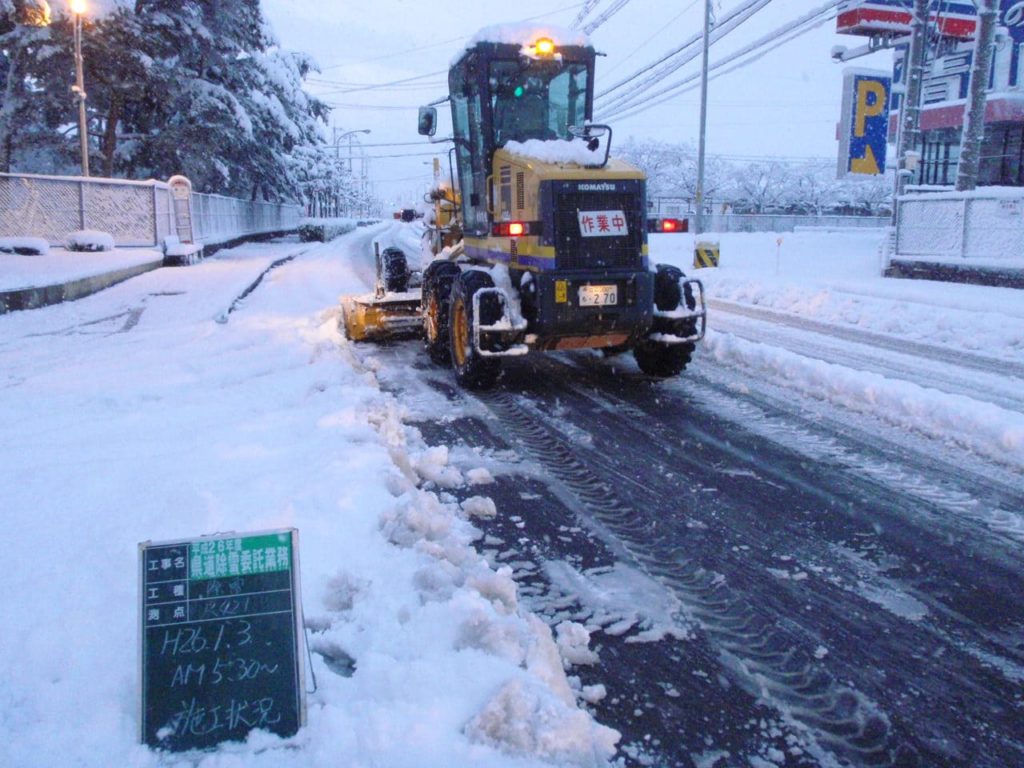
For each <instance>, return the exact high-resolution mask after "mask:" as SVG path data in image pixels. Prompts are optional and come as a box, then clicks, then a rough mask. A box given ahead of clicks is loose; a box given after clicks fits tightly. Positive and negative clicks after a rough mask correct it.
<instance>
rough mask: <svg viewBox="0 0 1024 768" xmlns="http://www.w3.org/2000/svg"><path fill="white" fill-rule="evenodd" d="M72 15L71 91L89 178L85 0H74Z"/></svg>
mask: <svg viewBox="0 0 1024 768" xmlns="http://www.w3.org/2000/svg"><path fill="white" fill-rule="evenodd" d="M71 13H72V15H73V16H74V19H73V25H74V26H73V28H72V33H73V36H74V43H75V85H74V87H73V88H72V89H71V90H72V91H73V92H74V94H75V98H76V99H77V100H78V143H79V149H80V150H81V153H82V175H83V176H85V177H86V178H88V176H89V121H88V118H87V116H86V114H85V99H86V95H85V77H84V75H83V74H82V14H84V13H85V0H72V3H71Z"/></svg>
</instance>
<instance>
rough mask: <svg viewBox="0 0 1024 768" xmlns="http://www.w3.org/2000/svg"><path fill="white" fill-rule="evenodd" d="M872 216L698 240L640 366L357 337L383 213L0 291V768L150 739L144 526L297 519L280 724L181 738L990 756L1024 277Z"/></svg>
mask: <svg viewBox="0 0 1024 768" xmlns="http://www.w3.org/2000/svg"><path fill="white" fill-rule="evenodd" d="M870 237H871V236H870V235H869V234H867V235H866V234H864V233H857V234H851V235H849V236H840V235H824V234H821V233H815V234H808V235H806V236H805V237H802V238H801V237H800V236H789V238H788V239H787V245H786V247H785V252H784V253H783V254H782V258H781V259H780V263H781V267H782V272H783V274H781V275H776V273H775V272H776V271H775V269H774V264H775V258H776V253H775V243H774V239H772V240H771V241H769V240H767V238H759V237H757V236H750V237H744V236H736V237H735V239H734V240H733V241H731V242H730V241H729V240H725V241H724V242H723V254H724V256H723V258H724V266H723V268H722V269H721V270H718V271H716V272H714V273H703V274H701V277H702V278H703V279H705V281H706V283H707V284H708V287H709V294H710V295H711V296H713V297H714V300H715V301H716V302H718V306H717V308H716V307H714V306H713V307H712V315H711V328H712V331H711V333H710V334H709V338H708V340H707V342H706V344H704V345H703V346H702V348H701V349H700V350H699V351H698V353H697V355H696V356H695V359H694V363H693V365H692V367H691V369H690V370H688V371H687V372H686V373H684V375H683V376H682V377H681V378H680V379H679V380H676V381H669V382H653V381H651V380H649V379H647V378H646V377H644V376H642V375H640V374H639V372H638V371H637V369H636V366H635V365H634V364H633V362H632V360H631V359H629V358H628V357H626V358H621V359H619V358H616V359H609V360H604V359H601V358H600V357H597V356H594V355H589V354H577V355H549V356H538V357H531V358H528V359H526V360H522V361H514V362H511V363H510V364H509V365H508V368H507V373H506V377H505V379H504V381H503V383H502V385H501V387H500V388H499V390H498V391H497V392H495V393H493V394H491V395H487V396H482V397H477V396H472V395H469V394H467V393H464V392H460V391H459V390H457V389H456V388H455V387H454V385H453V383H452V379H451V372H450V371H447V370H444V369H441V368H439V367H437V366H434V365H433V364H431V363H430V362H429V361H428V360H427V358H426V357H425V355H423V354H422V351H421V349H420V345H419V344H418V343H417V342H404V343H398V344H393V345H387V346H374V345H354V344H349V343H347V342H346V341H345V340H344V339H342V338H341V336H340V334H339V332H338V328H337V321H338V297H339V296H340V295H341V294H343V293H362V292H365V291H366V290H367V289H368V288H370V287H371V285H372V281H373V266H372V265H373V261H372V247H371V246H372V242H373V240H374V239H375V238H380V239H381V241H382V243H384V244H389V243H398V244H401V245H402V246H403V247H405V248H407V249H411V248H413V247H414V246H415V243H416V227H415V226H407V225H402V224H397V223H394V224H392V223H388V224H385V225H381V226H379V227H377V228H374V229H372V230H359V231H356V232H353V233H351V234H350V235H347V236H345V237H343V238H341V239H339V240H337V241H335V242H333V243H329V244H324V245H309V244H300V243H277V244H266V245H250V246H243V247H240V248H238V249H235V250H232V251H226V252H222V253H220V254H218V255H217V257H216V258H214V259H211V260H208V261H206V262H204V263H202V264H200V265H198V266H196V267H191V268H185V269H170V270H169V269H162V270H157V271H155V272H152V273H148V274H146V275H144V276H141V277H139V278H136V279H133V280H131V281H129V282H128V283H125V284H122V285H119V286H117V287H115V288H112V289H110V290H108V291H104V292H103V293H101V294H97V295H96V296H93V297H90V298H88V299H84V300H82V301H79V302H74V303H69V304H64V305H59V306H55V307H51V308H47V309H43V310H38V311H33V312H20V313H13V314H10V315H6V316H3V317H0V406H2V413H3V420H2V422H0V438H2V441H0V446H2V447H0V468H2V469H0V473H2V478H3V482H2V489H3V493H4V507H3V508H4V511H5V522H6V523H7V531H8V543H9V546H8V547H6V548H5V549H4V550H3V555H2V556H0V557H2V566H3V568H4V572H5V573H6V574H7V575H8V580H7V582H6V587H7V589H6V591H5V593H4V597H3V598H2V600H3V603H2V606H0V607H2V609H3V610H4V613H5V615H7V616H15V617H18V619H17V620H15V621H8V622H5V623H4V624H3V625H0V658H2V659H3V661H2V662H0V763H2V764H4V765H8V764H9V765H18V766H23V765H24V766H49V765H53V764H57V763H60V762H61V761H62V760H66V761H73V762H75V763H76V764H81V765H97V766H99V765H104V766H106V765H111V764H118V765H132V766H152V765H164V764H168V763H173V762H174V761H173V760H169V759H167V758H165V757H160V756H158V755H156V754H155V753H153V752H150V751H149V750H148V749H144V748H142V747H139V746H137V744H136V739H137V733H136V728H137V721H138V716H137V713H136V708H137V706H138V702H137V690H136V685H137V683H136V679H135V678H136V667H135V665H136V645H137V628H136V627H137V622H138V615H137V610H138V607H137V602H138V597H137V594H136V588H137V585H136V583H135V582H136V576H137V573H136V569H137V560H136V558H137V551H136V545H137V543H138V542H140V541H144V540H148V539H153V540H161V539H173V538H176V537H185V536H193V535H198V534H204V533H214V532H217V531H225V530H238V531H245V530H254V529H265V528H272V527H282V526H295V527H297V528H298V529H299V531H300V547H301V555H302V558H301V562H302V579H303V593H304V604H305V617H306V624H307V626H308V628H309V639H310V646H311V649H312V651H313V656H312V669H313V670H314V671H315V673H316V678H317V681H318V686H319V687H318V690H317V691H316V692H315V693H311V694H310V699H309V701H310V718H309V725H308V726H307V727H306V728H305V729H303V730H302V731H300V733H299V734H298V735H297V736H296V737H294V738H292V739H288V740H285V741H281V740H279V739H277V738H274V737H268V736H266V735H259V734H257V735H254V736H253V737H251V738H250V740H249V741H248V742H246V743H242V744H235V745H229V746H225V747H222V749H221V750H220V751H219V752H217V753H212V754H208V755H199V756H192V757H190V758H188V761H187V764H190V765H199V766H206V767H207V768H209V767H212V766H221V765H236V764H244V765H247V766H248V765H254V766H260V765H266V766H278V765H281V766H303V767H305V766H321V765H324V766H326V765H335V764H337V761H338V756H339V755H345V756H346V758H347V759H350V761H351V764H353V765H388V766H389V767H390V766H396V767H398V768H401V767H402V766H409V767H410V768H412V767H413V766H416V767H417V768H419V767H420V766H425V765H431V766H450V765H460V766H463V765H466V766H468V765H486V766H497V767H504V766H510V767H511V766H517V768H521V767H523V766H527V765H531V766H532V765H542V764H557V765H578V766H599V765H604V764H606V763H607V762H608V760H609V759H613V760H617V761H618V762H619V764H621V765H626V766H633V765H650V764H655V765H666V766H667V765H685V766H692V765H708V766H718V767H719V768H720V766H722V765H734V764H736V765H756V766H767V765H776V766H831V765H837V764H839V761H840V760H843V759H845V760H849V761H851V762H852V763H853V764H857V765H900V766H902V765H920V766H950V768H952V767H953V766H961V765H975V764H977V765H982V764H984V765H992V766H1016V765H1019V764H1020V762H1021V760H1022V759H1024V747H1022V744H1024V734H1022V728H1021V726H1020V722H1022V718H1021V713H1022V712H1024V647H1021V645H1020V637H1021V633H1022V632H1024V614H1022V612H1021V611H1022V609H1021V604H1020V602H1019V599H1018V597H1019V594H1020V593H1021V592H1022V591H1024V568H1022V567H1021V562H1022V561H1024V558H1022V557H1021V554H1022V548H1024V469H1022V468H1024V461H1022V458H1021V451H1022V450H1024V447H1022V446H1024V430H1022V429H1021V428H1020V427H1019V425H1020V423H1021V422H1020V419H1024V416H1022V415H1021V408H1020V407H1019V406H1020V394H1019V389H1018V388H1017V386H1018V385H1017V379H1018V373H1019V366H1020V365H1022V364H1024V303H1022V301H1021V294H1019V293H1016V292H1012V291H1011V292H1004V291H1000V290H998V289H976V288H973V287H971V286H938V287H936V286H921V285H911V284H907V283H899V282H895V281H883V280H880V279H879V278H877V277H875V276H874V266H877V259H876V257H875V255H874V253H873V251H872V247H873V246H872V245H871V239H870ZM762 240H763V241H764V242H762ZM684 241H685V243H686V244H687V245H685V246H684ZM688 243H689V241H688V239H686V238H683V239H676V240H673V239H671V236H656V237H654V238H653V239H652V251H653V254H654V259H655V260H658V261H670V262H673V261H674V262H675V263H679V264H685V262H686V261H687V253H686V252H685V251H686V248H687V247H688ZM766 246H770V247H768V248H767V249H766ZM290 257H294V258H290ZM289 258H290V260H288V261H284V262H283V263H280V262H282V260H285V259H289ZM276 263H280V265H279V266H278V267H277V268H272V267H273V265H274V264H276ZM872 265H874V266H872ZM257 281H259V282H258V285H257V286H256V287H255V289H254V290H251V291H250V290H249V289H250V288H252V287H253V285H254V284H256V283H257ZM243 294H244V298H241V297H242V296H243ZM726 302H728V305H727V304H726ZM723 309H733V310H734V311H733V312H724V311H722V310H723ZM229 310H230V311H229ZM940 310H942V311H940ZM225 320H226V322H224V321H225ZM875 342H877V343H875ZM960 351H963V352H964V353H965V354H964V355H963V356H958V353H959V352H960ZM922 352H923V353H924V354H920V353H922ZM951 355H952V356H953V357H952V358H951V357H950V356H951ZM989 360H993V361H996V362H994V363H992V364H991V365H990V364H989V362H988V361H989ZM537 615H539V616H541V617H542V619H543V620H542V621H541V620H538V619H537ZM82 702H89V703H90V706H88V707H86V708H83V706H82ZM581 707H582V709H581ZM588 713H589V714H588ZM598 723H601V724H602V725H598ZM606 726H611V727H613V728H615V729H617V730H618V731H620V732H621V734H622V738H621V741H619V742H618V746H619V749H618V751H617V752H616V751H615V744H616V736H617V735H616V733H615V732H614V731H613V730H611V728H609V727H606ZM613 755H614V757H613Z"/></svg>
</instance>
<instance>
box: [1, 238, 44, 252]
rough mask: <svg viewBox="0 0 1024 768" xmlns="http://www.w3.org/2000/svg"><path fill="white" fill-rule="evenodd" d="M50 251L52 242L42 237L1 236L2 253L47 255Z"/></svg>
mask: <svg viewBox="0 0 1024 768" xmlns="http://www.w3.org/2000/svg"><path fill="white" fill-rule="evenodd" d="M49 252H50V244H49V243H48V242H46V241H45V240H43V239H42V238H41V237H0V253H16V254H18V255H19V256H46V255H47V254H49Z"/></svg>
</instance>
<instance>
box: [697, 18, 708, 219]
mask: <svg viewBox="0 0 1024 768" xmlns="http://www.w3.org/2000/svg"><path fill="white" fill-rule="evenodd" d="M710 38H711V0H704V50H703V52H702V54H701V69H700V140H699V142H698V145H697V189H696V194H695V197H696V200H697V212H696V215H695V216H694V218H693V230H694V234H696V235H700V234H701V233H702V232H703V231H704V153H705V150H706V147H707V125H708V47H709V46H710Z"/></svg>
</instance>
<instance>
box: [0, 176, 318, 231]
mask: <svg viewBox="0 0 1024 768" xmlns="http://www.w3.org/2000/svg"><path fill="white" fill-rule="evenodd" d="M301 216H302V207H301V206H299V205H294V204H287V203H281V204H279V203H264V202H256V201H248V200H238V199H235V198H231V197H222V196H221V195H205V194H196V193H193V195H192V221H193V233H194V235H195V239H196V241H197V242H199V243H202V244H203V245H216V244H219V243H224V242H227V241H229V240H234V239H236V238H240V237H245V236H247V235H258V234H267V233H270V232H282V231H289V230H294V229H295V228H296V227H297V226H298V222H299V219H300V218H301ZM80 229H94V230H100V231H102V232H108V233H109V234H110V235H112V236H113V238H114V243H115V244H116V245H118V246H124V247H129V246H135V247H144V246H149V247H155V246H159V245H161V244H162V243H163V241H164V238H165V237H167V236H168V235H171V234H175V233H176V231H177V228H176V225H175V220H174V210H173V206H172V204H171V194H170V188H169V187H168V185H167V184H166V183H164V182H162V181H127V180H124V179H102V178H88V179H86V178H82V177H78V176H38V175H34V174H9V173H0V237H39V238H42V239H44V240H47V241H49V242H50V243H51V244H53V245H60V244H62V243H63V242H64V241H65V239H66V238H67V236H68V235H69V234H70V233H72V232H75V231H77V230H80Z"/></svg>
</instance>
